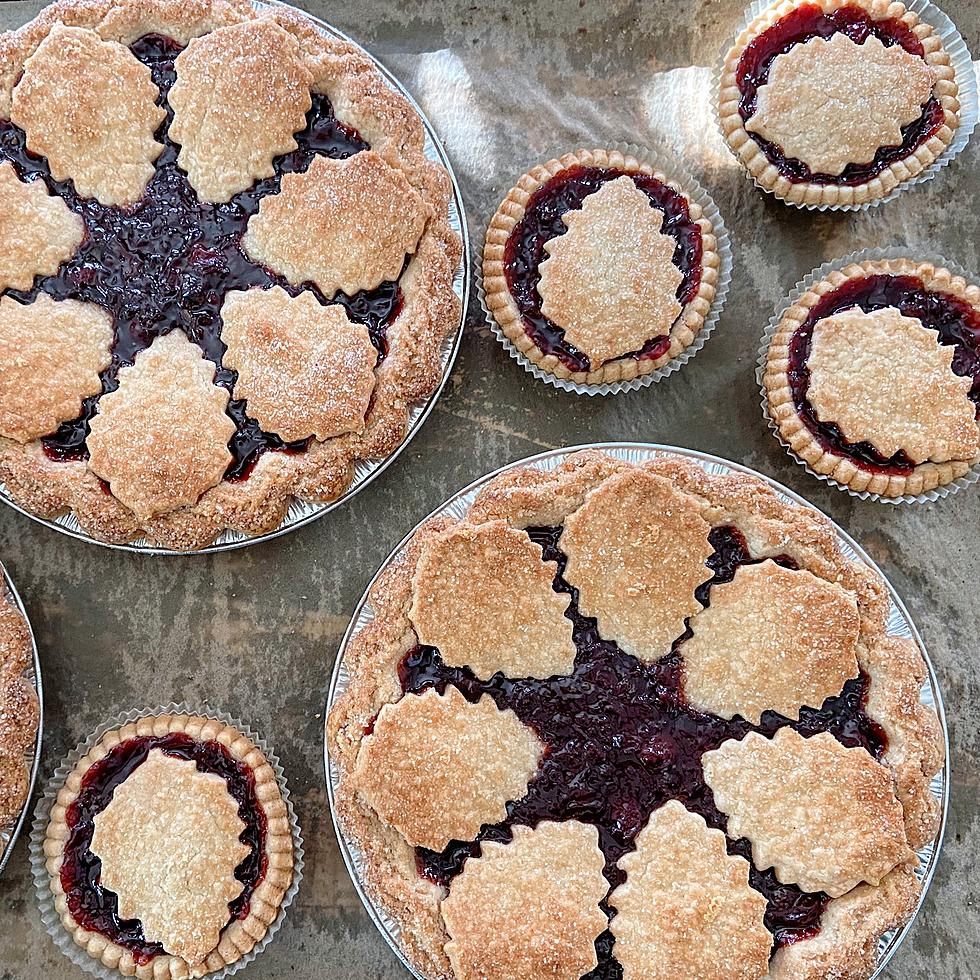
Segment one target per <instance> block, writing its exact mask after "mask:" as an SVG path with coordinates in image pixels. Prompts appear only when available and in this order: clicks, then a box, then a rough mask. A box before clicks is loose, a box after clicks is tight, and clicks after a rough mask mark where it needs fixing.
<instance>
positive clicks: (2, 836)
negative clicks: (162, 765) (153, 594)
mask: <svg viewBox="0 0 980 980" xmlns="http://www.w3.org/2000/svg"><path fill="white" fill-rule="evenodd" d="M4 596H6V598H8V599H10V600H12V601H13V604H14V606H15V607H16V608H17V610H18V611H19V612H20V614H21V615H22V616H23V617H24V622H25V623H26V624H27V632H28V633H29V634H30V637H31V651H32V653H33V662H32V664H31V666H30V667H28V670H27V676H28V677H29V678H30V679H31V681H32V682H33V683H34V689H35V690H36V691H37V705H38V715H37V735H35V737H34V747H33V748H32V749H28V752H27V753H25V755H26V758H25V761H26V762H27V764H28V766H29V767H30V776H29V778H28V783H27V796H25V797H24V804H23V806H22V807H21V809H20V816H19V817H18V818H17V820H16V822H15V823H14V824H13V826H12V827H10V828H8V829H6V830H0V875H2V874H3V869H4V867H5V866H6V864H7V862H8V861H9V860H10V855H11V854H12V853H13V850H14V844H15V843H16V842H17V838H18V836H19V835H20V831H21V828H22V827H23V826H24V824H25V822H26V821H27V815H28V813H29V811H30V808H31V797H32V796H33V795H34V785H35V783H36V782H37V774H38V770H39V769H40V767H41V739H42V736H43V732H44V692H43V689H42V685H41V658H40V657H39V656H38V653H37V641H36V640H35V639H34V629H33V627H32V626H31V621H30V619H29V618H28V616H27V611H26V610H25V609H24V603H23V601H22V600H21V597H20V595H19V594H18V592H17V589H16V588H15V587H14V583H13V581H12V579H11V578H10V575H9V573H8V572H7V569H6V568H4V566H3V564H2V563H0V597H4Z"/></svg>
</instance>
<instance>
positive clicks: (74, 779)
mask: <svg viewBox="0 0 980 980" xmlns="http://www.w3.org/2000/svg"><path fill="white" fill-rule="evenodd" d="M173 732H183V733H186V734H187V735H189V736H191V737H192V738H195V739H201V740H207V741H209V740H214V741H218V742H220V743H221V744H222V745H223V746H224V747H225V749H227V751H228V752H229V754H230V755H231V756H232V758H234V759H235V760H236V761H237V762H238V763H239V764H241V765H244V766H246V767H247V768H248V769H250V770H251V772H252V776H253V778H254V780H255V793H256V799H257V800H258V803H259V806H260V807H261V808H262V811H263V813H264V815H265V819H266V834H265V847H264V855H265V858H266V862H267V865H266V871H265V875H264V877H263V878H262V880H261V881H260V882H259V884H258V886H257V887H256V889H255V891H254V893H253V895H252V899H251V902H250V907H249V913H248V915H247V916H246V917H245V918H244V919H236V920H235V921H233V922H231V923H229V924H228V925H227V926H226V927H225V928H224V930H223V931H222V934H221V940H220V942H219V943H218V945H217V946H216V947H215V949H214V950H212V952H211V953H209V954H208V956H207V958H206V959H205V961H204V963H205V966H206V969H207V972H208V973H211V972H214V971H215V970H220V969H223V968H224V967H225V966H228V965H230V964H232V963H234V962H235V961H236V960H238V959H240V958H241V957H242V956H244V955H245V954H246V953H248V952H249V951H250V950H252V949H253V948H254V947H255V946H256V945H257V944H258V943H259V942H261V941H262V939H263V938H264V937H265V935H266V933H267V932H268V931H269V929H270V927H271V926H272V924H273V923H274V922H275V920H276V918H277V916H278V915H279V910H280V908H281V906H282V902H283V899H284V897H285V894H286V892H287V891H288V889H289V886H290V884H291V883H292V880H293V869H294V862H295V854H294V849H293V835H292V827H291V826H290V821H289V814H288V811H287V808H286V804H285V801H284V800H283V798H282V793H281V790H280V787H279V781H278V779H277V778H276V774H275V771H274V770H273V768H272V766H271V765H270V764H269V762H268V760H267V759H266V757H265V755H264V754H263V753H262V751H261V749H259V748H258V746H256V745H255V743H254V742H253V741H252V740H251V739H250V738H248V737H247V736H246V735H244V734H243V733H242V732H240V731H239V730H238V729H237V728H234V727H233V726H232V725H229V724H226V723H225V722H222V721H218V720H216V719H214V718H207V717H204V716H200V715H184V714H160V715H145V716H144V717H142V718H139V719H137V720H136V721H133V722H129V723H128V724H126V725H123V726H122V727H120V728H115V729H113V730H111V731H109V732H106V733H105V734H104V735H103V736H102V737H101V738H100V739H99V740H98V742H97V743H96V744H95V745H94V746H93V747H92V748H91V749H90V750H89V751H88V752H87V753H86V754H85V755H84V756H83V757H82V758H81V759H79V760H78V762H77V763H76V764H75V767H74V769H72V771H71V772H70V773H69V774H68V776H67V777H66V779H65V783H64V786H62V788H61V790H60V791H59V792H58V796H57V798H56V800H55V802H54V805H53V806H52V807H51V814H50V817H49V820H48V826H47V829H46V832H45V836H44V841H43V845H42V847H43V851H44V856H45V869H46V870H47V872H48V875H49V877H50V880H49V885H50V889H51V894H52V896H53V897H54V904H55V910H56V912H57V913H58V915H59V917H60V919H61V924H62V926H63V927H64V929H65V930H66V931H67V932H68V934H69V935H70V936H71V937H72V939H73V940H74V941H75V943H76V944H77V945H78V946H80V947H81V948H82V949H84V950H85V951H86V952H88V953H89V955H91V956H92V957H93V958H95V959H100V960H101V961H102V963H103V964H105V965H106V966H107V967H109V968H110V969H116V970H119V971H120V972H121V973H124V974H126V975H134V976H137V977H140V978H141V980H142V978H147V980H149V978H153V980H160V978H171V980H180V978H183V977H187V976H189V975H191V976H193V975H198V974H193V973H189V972H188V970H189V964H188V963H187V961H186V960H184V959H182V958H181V957H178V956H173V955H170V954H167V953H162V954H160V955H159V956H155V957H154V958H153V959H152V960H150V961H149V962H148V963H146V964H143V965H138V964H137V963H136V961H135V959H134V958H133V955H132V953H131V952H130V951H129V950H127V949H125V948H124V947H122V946H119V945H117V944H116V943H113V942H110V941H108V940H107V939H106V938H105V937H104V936H102V935H101V934H100V933H97V932H91V931H89V930H87V929H85V928H84V927H83V926H82V925H80V924H79V923H78V922H76V921H75V919H74V917H73V916H72V914H71V912H70V911H69V909H68V904H67V900H66V897H65V893H64V890H63V889H62V887H61V877H60V870H61V863H62V855H63V849H64V843H65V841H66V840H67V838H68V836H69V830H68V825H67V822H66V815H67V811H68V807H70V806H71V804H72V803H73V802H74V800H75V799H76V797H77V796H78V793H79V791H80V789H81V783H82V778H83V777H84V775H85V773H86V772H87V771H88V769H89V768H91V766H93V765H94V764H95V763H96V762H98V761H99V760H100V759H102V758H104V757H105V756H106V755H107V754H108V753H109V752H110V751H111V750H112V749H113V747H115V746H116V745H118V744H119V743H120V742H124V741H126V739H129V738H133V737H135V736H139V735H165V734H168V733H173Z"/></svg>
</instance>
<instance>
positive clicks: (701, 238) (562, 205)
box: [483, 149, 721, 385]
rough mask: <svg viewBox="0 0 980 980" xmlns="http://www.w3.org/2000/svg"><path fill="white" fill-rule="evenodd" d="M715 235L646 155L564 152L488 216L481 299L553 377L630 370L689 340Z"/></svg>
mask: <svg viewBox="0 0 980 980" xmlns="http://www.w3.org/2000/svg"><path fill="white" fill-rule="evenodd" d="M624 176H625V177H630V178H632V181H633V183H634V185H635V191H634V190H632V189H630V188H629V185H628V184H625V183H623V182H621V181H619V178H622V177H624ZM644 197H645V198H646V199H647V200H643V198H644ZM717 247H718V243H717V238H716V236H715V229H714V228H713V227H712V224H711V222H710V221H709V220H708V219H707V218H706V217H705V216H704V213H703V210H702V208H701V206H700V205H699V204H697V203H696V202H695V201H693V200H692V199H691V197H690V194H689V193H688V192H687V191H686V190H685V189H684V188H683V187H681V186H679V185H678V184H676V183H675V182H673V181H670V180H668V179H667V178H666V177H665V176H664V175H663V174H662V173H659V172H658V171H657V170H656V169H655V168H654V167H653V166H652V165H651V164H650V163H647V162H645V161H642V160H638V159H636V158H635V157H633V156H631V155H629V154H624V153H622V152H620V151H619V150H606V149H596V150H577V151H575V152H574V153H566V154H565V155H564V156H563V157H561V158H560V159H558V160H549V161H548V162H547V163H544V164H539V165H538V166H536V167H533V168H532V169H531V170H529V171H528V172H527V173H526V174H524V175H523V176H522V177H521V179H520V180H519V181H518V182H517V184H515V186H514V187H512V188H511V190H510V192H509V193H508V194H507V197H506V198H504V200H503V202H502V203H501V205H500V207H499V208H498V209H497V213H496V214H495V215H494V216H493V219H492V220H491V222H490V226H489V228H488V229H487V237H486V244H485V247H484V250H483V289H484V293H485V296H486V306H487V310H488V312H489V313H490V315H491V316H492V317H493V319H494V321H495V322H496V324H497V326H498V327H499V328H500V330H501V331H502V332H503V334H504V336H506V337H507V339H508V340H509V341H510V342H511V343H512V344H513V345H514V346H515V347H516V348H517V350H518V351H519V352H520V353H521V354H523V355H524V357H526V358H527V359H528V360H529V361H530V362H531V363H533V364H534V365H536V366H537V367H538V368H540V369H541V370H542V371H545V372H548V373H549V374H552V375H554V377H556V378H558V379H561V380H564V381H570V382H572V383H574V384H581V385H597V384H608V383H612V382H617V381H630V380H632V379H634V378H639V377H642V376H643V375H646V374H650V373H651V372H653V371H657V370H659V369H660V368H662V367H663V366H664V365H665V364H667V363H668V362H669V361H671V360H673V359H674V358H675V357H677V356H678V354H680V353H681V352H682V351H684V350H685V349H686V348H687V347H689V346H690V345H691V344H692V343H693V342H694V338H695V337H696V336H697V334H698V331H699V330H700V329H701V327H702V326H703V325H704V322H705V320H706V318H707V317H708V315H709V313H710V311H711V305H712V301H713V300H714V298H715V292H716V290H717V287H718V280H719V274H720V266H721V259H720V256H719V254H718V250H717ZM610 257H611V258H612V259H613V261H612V262H610ZM545 310H547V311H548V312H549V313H550V316H549V315H546V313H545ZM552 317H554V319H552ZM555 320H557V321H559V322H560V323H562V324H564V326H559V325H558V323H556V322H555ZM651 324H654V325H655V326H653V327H651ZM569 338H575V339H576V340H578V342H579V345H580V346H576V345H575V344H574V343H572V342H571V340H570V339H569Z"/></svg>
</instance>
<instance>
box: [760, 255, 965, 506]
mask: <svg viewBox="0 0 980 980" xmlns="http://www.w3.org/2000/svg"><path fill="white" fill-rule="evenodd" d="M762 380H763V387H764V389H765V396H766V404H767V411H768V413H769V416H770V418H771V419H772V420H773V422H774V424H775V425H776V427H777V429H778V432H779V436H780V438H781V439H782V441H783V442H784V443H785V444H786V445H787V446H789V447H790V449H791V450H792V452H793V453H795V454H796V456H798V457H799V458H800V459H802V460H804V461H805V462H806V464H807V465H808V466H809V468H810V469H811V470H812V471H813V472H815V473H818V474H821V475H825V476H828V477H830V478H831V479H832V480H834V481H836V482H837V483H838V484H840V485H841V486H843V487H847V488H849V489H851V490H854V491H857V492H864V491H866V492H868V493H872V494H880V495H881V496H882V497H901V496H905V495H912V496H915V495H918V494H921V493H926V492H928V491H930V490H935V489H936V488H937V487H943V486H946V485H947V484H949V483H952V482H953V481H954V480H957V479H959V478H960V477H962V476H963V475H964V474H966V473H967V472H968V471H969V470H970V469H971V468H972V467H973V466H975V465H976V464H977V463H978V462H980V423H978V414H980V287H978V286H976V285H974V284H973V283H969V282H967V281H966V280H964V279H963V277H962V276H959V275H956V274H954V273H953V272H951V271H950V270H949V269H946V268H943V267H942V266H938V265H935V264H933V263H931V262H917V261H914V260H913V259H869V260H865V261H861V262H852V263H850V264H848V265H846V266H844V268H842V269H840V270H839V271H834V272H831V273H829V274H828V275H827V277H826V278H824V279H821V280H819V281H817V282H815V283H814V284H813V285H812V286H811V287H810V288H809V289H807V290H806V292H804V293H803V295H802V296H801V297H800V298H799V299H798V300H797V301H796V302H794V303H793V304H792V305H791V306H789V308H788V309H786V310H785V312H784V313H783V314H782V318H781V319H780V321H779V323H778V325H777V326H776V329H775V332H774V333H773V335H772V339H771V341H770V343H769V347H768V351H767V354H766V362H765V370H764V373H763V378H762Z"/></svg>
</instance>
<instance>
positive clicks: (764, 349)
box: [755, 246, 980, 504]
mask: <svg viewBox="0 0 980 980" xmlns="http://www.w3.org/2000/svg"><path fill="white" fill-rule="evenodd" d="M875 259H909V260H911V261H913V262H932V263H933V264H934V265H937V266H943V267H945V268H947V269H949V270H950V272H952V273H954V274H955V275H957V276H962V277H963V278H964V279H966V281H967V282H973V281H975V279H976V277H975V276H973V275H971V274H970V273H969V272H967V271H966V270H965V269H964V268H962V267H961V266H959V265H957V264H956V263H955V262H951V261H950V260H949V259H947V258H944V257H943V256H942V255H938V254H934V253H927V252H921V251H917V250H914V249H909V248H904V247H900V246H892V247H890V248H866V249H863V250H862V251H860V252H852V253H851V254H850V255H845V256H844V257H843V258H840V259H834V260H832V261H830V262H825V263H824V264H823V265H822V266H820V267H819V268H818V269H814V270H813V271H812V272H811V273H810V274H809V275H807V276H805V277H804V278H803V279H801V280H800V281H799V282H798V283H797V284H796V285H795V286H794V287H793V290H792V292H790V294H789V295H788V296H787V297H786V298H785V299H783V300H781V301H780V303H779V304H778V306H777V307H776V311H775V313H773V315H772V316H771V317H770V319H769V323H768V324H767V326H766V329H765V331H764V332H763V334H762V342H761V344H760V345H759V357H758V360H757V362H756V369H755V377H756V382H757V384H758V385H759V396H760V400H761V404H762V414H763V416H764V417H765V420H766V422H767V423H768V424H769V428H770V430H771V431H772V433H773V435H774V436H775V437H776V439H777V440H779V444H780V445H781V446H782V447H783V448H784V449H785V450H786V452H787V453H788V454H789V456H790V458H791V459H792V460H793V461H794V462H797V463H799V464H800V466H802V467H803V469H805V470H806V471H807V473H809V474H810V475H811V476H815V477H816V478H817V479H818V480H822V481H823V482H824V483H827V484H829V485H830V486H833V487H836V488H837V489H838V490H844V491H845V492H846V493H849V494H850V495H851V496H852V497H857V498H858V499H860V500H873V501H875V502H876V503H879V504H923V503H932V502H934V501H936V500H942V499H943V498H944V497H949V496H950V495H951V494H954V493H956V492H957V491H959V490H962V489H963V488H964V487H968V486H970V485H972V484H974V483H976V482H977V481H978V480H980V461H978V462H977V463H976V464H975V465H974V466H973V467H972V468H971V469H970V470H969V472H967V473H965V474H964V475H963V476H961V477H959V478H958V479H956V480H953V481H951V482H950V483H946V484H944V485H943V486H941V487H936V488H935V489H934V490H928V491H926V492H925V493H920V494H902V495H901V496H898V497H887V496H885V495H883V494H880V493H869V492H868V491H867V490H853V489H852V488H851V487H849V486H846V485H845V484H843V483H840V482H838V481H837V480H835V479H834V478H833V477H832V476H830V475H829V474H827V473H818V472H817V471H816V470H814V469H812V468H811V467H810V465H809V463H807V461H806V460H805V459H803V458H802V457H800V456H798V455H797V454H796V453H795V452H794V451H793V447H792V446H790V444H789V443H788V442H787V441H786V440H785V439H784V438H783V435H782V433H781V432H780V431H779V426H778V425H777V424H776V422H775V421H774V420H773V418H772V415H771V414H770V412H769V399H768V398H767V397H766V386H765V382H764V380H763V379H764V376H765V373H766V359H767V357H768V353H769V344H770V343H771V342H772V338H773V335H774V334H775V332H776V330H777V329H778V328H779V321H780V320H781V319H782V316H783V313H784V312H785V311H786V310H788V309H789V308H790V307H791V306H793V305H794V304H795V303H796V302H797V301H798V300H799V299H800V297H801V296H802V295H803V294H804V293H805V292H807V291H808V290H809V289H810V288H811V287H812V286H813V284H814V283H816V282H819V281H820V280H822V279H826V278H827V276H828V275H830V273H831V272H835V271H838V270H840V269H843V268H844V267H845V266H848V265H851V264H852V263H854V262H866V261H868V260H875Z"/></svg>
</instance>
